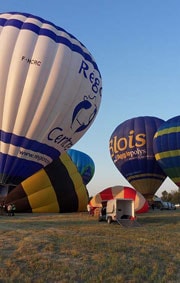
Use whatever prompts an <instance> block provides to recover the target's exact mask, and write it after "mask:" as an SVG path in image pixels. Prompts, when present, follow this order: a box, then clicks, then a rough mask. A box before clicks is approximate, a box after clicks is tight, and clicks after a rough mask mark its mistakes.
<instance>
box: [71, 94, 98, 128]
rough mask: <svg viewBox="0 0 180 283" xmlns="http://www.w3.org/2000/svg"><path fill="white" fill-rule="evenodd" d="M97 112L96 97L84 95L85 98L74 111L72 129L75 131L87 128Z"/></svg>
mask: <svg viewBox="0 0 180 283" xmlns="http://www.w3.org/2000/svg"><path fill="white" fill-rule="evenodd" d="M96 113H97V106H96V97H95V96H93V97H92V98H91V96H90V95H89V96H84V100H83V101H81V102H80V103H78V104H77V106H76V107H75V109H74V111H73V116H72V122H71V129H72V130H73V131H74V133H78V132H81V131H83V130H85V129H86V128H87V127H88V126H89V124H90V123H91V121H92V120H93V119H94V117H95V116H96Z"/></svg>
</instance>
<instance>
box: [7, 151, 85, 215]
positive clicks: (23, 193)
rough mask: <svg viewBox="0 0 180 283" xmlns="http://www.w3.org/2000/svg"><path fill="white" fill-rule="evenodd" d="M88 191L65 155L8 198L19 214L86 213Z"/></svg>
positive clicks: (28, 180) (21, 185)
mask: <svg viewBox="0 0 180 283" xmlns="http://www.w3.org/2000/svg"><path fill="white" fill-rule="evenodd" d="M88 199H89V196H88V191H87V189H86V187H85V185H84V183H83V180H82V177H81V175H80V174H79V172H78V170H77V167H76V166H75V164H74V163H73V162H72V160H71V158H70V156H69V155H68V154H67V153H66V152H65V153H63V154H62V155H61V156H60V158H59V159H57V160H54V161H53V162H52V163H51V164H49V165H47V166H46V167H45V168H43V169H41V170H40V171H38V172H36V173H35V174H33V175H32V176H31V177H29V178H27V179H26V180H24V181H23V182H22V183H21V184H19V185H18V186H16V187H15V188H14V189H12V190H11V191H10V192H9V193H8V195H7V196H6V199H5V201H6V203H7V204H8V203H13V204H15V206H16V211H17V212H38V213H39V212H44V213H47V212H54V213H58V212H60V213H64V212H77V211H85V210H86V206H87V203H88Z"/></svg>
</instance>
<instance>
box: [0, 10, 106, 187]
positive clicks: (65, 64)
mask: <svg viewBox="0 0 180 283" xmlns="http://www.w3.org/2000/svg"><path fill="white" fill-rule="evenodd" d="M0 74H1V75H0V97H1V104H0V183H1V184H18V183H20V182H21V181H22V180H24V179H26V178H27V177H28V176H30V175H32V174H33V173H34V172H36V171H38V170H39V169H40V168H42V167H45V166H47V165H48V164H49V163H51V162H52V160H54V159H57V158H58V157H59V155H60V154H61V153H62V152H63V151H66V150H67V149H68V148H70V147H71V146H72V145H73V144H74V143H76V142H77V141H78V140H79V139H80V138H81V136H82V135H83V134H84V133H85V132H86V131H87V129H88V128H89V127H90V125H91V124H92V122H93V121H94V119H95V117H96V115H97V112H98V109H99V106H100V101H101V90H102V85H101V75H100V72H99V70H98V67H97V64H96V63H95V61H94V59H93V57H92V56H91V54H90V53H89V51H88V50H87V49H86V47H85V46H84V45H83V44H82V43H81V42H80V41H78V40H77V39H76V38H75V37H74V36H72V35H71V34H69V33H68V32H66V31H65V30H63V29H62V28H60V27H57V26H55V25H54V24H53V23H50V22H48V21H46V20H44V19H41V18H39V17H36V16H33V15H30V14H25V13H3V14H0Z"/></svg>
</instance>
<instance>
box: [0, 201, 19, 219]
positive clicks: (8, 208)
mask: <svg viewBox="0 0 180 283" xmlns="http://www.w3.org/2000/svg"><path fill="white" fill-rule="evenodd" d="M15 210H16V207H15V205H14V204H13V203H8V204H6V203H5V202H4V201H3V202H1V203H0V215H8V216H14V213H15Z"/></svg>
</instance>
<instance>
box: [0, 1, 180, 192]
mask: <svg viewBox="0 0 180 283" xmlns="http://www.w3.org/2000/svg"><path fill="white" fill-rule="evenodd" d="M9 11H17V12H27V13H31V14H34V15H37V16H40V17H43V18H44V19H46V20H49V21H51V22H53V23H54V24H56V25H58V26H60V27H62V28H64V29H65V30H67V31H68V32H70V33H72V34H73V35H74V36H75V37H77V39H79V40H80V41H81V42H82V43H83V44H84V45H85V46H86V47H87V48H88V50H89V51H90V52H91V53H92V55H93V57H94V58H95V61H96V63H97V65H98V67H99V70H100V72H101V74H102V79H103V97H102V103H101V107H100V110H99V113H98V115H97V118H96V119H95V121H94V124H93V125H92V126H91V128H90V129H89V130H88V131H87V132H86V134H85V135H84V136H83V137H82V138H81V140H80V141H79V142H78V143H77V144H76V145H75V146H74V148H75V149H77V150H80V151H83V152H85V153H87V154H88V155H89V156H91V158H92V159H93V160H94V162H95V166H96V171H95V175H94V177H93V179H92V180H91V182H90V183H89V184H88V187H87V188H88V191H89V194H90V195H94V194H95V193H97V192H99V191H101V190H102V189H104V188H107V187H109V186H114V185H129V183H128V182H127V181H126V180H125V178H124V177H122V175H121V174H120V173H119V171H118V170H117V169H116V167H115V165H114V164H113V162H112V160H111V157H110V153H109V139H110V136H111V134H112V132H113V131H114V129H115V128H116V127H117V126H118V125H119V124H120V123H122V122H124V121H125V120H127V119H130V118H133V117H137V116H155V117H158V118H161V119H164V120H168V119H169V118H172V117H174V116H177V115H179V114H180V110H179V109H180V106H179V105H180V16H179V15H180V1H179V0H150V1H148V0H111V1H110V0H91V1H86V0H66V1H62V0H44V1H42V0H26V1H22V0H5V1H4V0H0V12H1V13H3V12H9ZM129 186H130V185H129ZM176 189H177V187H176V186H175V185H174V183H172V182H171V181H170V180H167V181H165V182H164V184H163V185H162V186H161V187H160V189H159V190H158V191H157V194H159V195H161V192H162V191H163V190H167V191H171V190H176Z"/></svg>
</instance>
